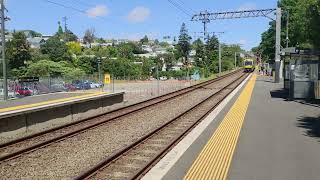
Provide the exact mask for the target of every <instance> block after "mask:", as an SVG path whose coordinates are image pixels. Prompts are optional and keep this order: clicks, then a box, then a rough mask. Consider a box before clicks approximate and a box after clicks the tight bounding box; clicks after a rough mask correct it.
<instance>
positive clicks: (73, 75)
mask: <svg viewBox="0 0 320 180" xmlns="http://www.w3.org/2000/svg"><path fill="white" fill-rule="evenodd" d="M85 74H86V73H85V72H84V71H83V70H82V69H79V68H70V67H64V68H63V76H64V77H65V78H66V79H67V80H79V79H81V78H82V77H84V76H85Z"/></svg>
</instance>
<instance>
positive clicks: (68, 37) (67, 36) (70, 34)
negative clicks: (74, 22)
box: [64, 29, 78, 42]
mask: <svg viewBox="0 0 320 180" xmlns="http://www.w3.org/2000/svg"><path fill="white" fill-rule="evenodd" d="M64 39H65V41H66V42H70V41H77V40H78V37H77V35H75V34H74V33H73V32H72V31H71V30H69V29H67V30H66V32H65V38H64Z"/></svg>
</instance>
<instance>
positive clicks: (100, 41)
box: [96, 38, 106, 44]
mask: <svg viewBox="0 0 320 180" xmlns="http://www.w3.org/2000/svg"><path fill="white" fill-rule="evenodd" d="M96 42H97V43H101V44H102V43H106V40H104V39H103V38H98V39H96Z"/></svg>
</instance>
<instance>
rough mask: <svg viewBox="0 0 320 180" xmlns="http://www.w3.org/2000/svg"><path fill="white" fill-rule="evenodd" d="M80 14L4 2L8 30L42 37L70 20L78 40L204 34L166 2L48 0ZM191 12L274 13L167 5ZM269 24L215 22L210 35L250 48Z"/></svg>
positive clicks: (258, 5)
mask: <svg viewBox="0 0 320 180" xmlns="http://www.w3.org/2000/svg"><path fill="white" fill-rule="evenodd" d="M50 1H52V2H56V3H59V4H64V5H65V6H69V7H73V8H76V9H78V10H82V11H83V13H80V12H77V11H75V10H72V9H68V8H64V7H60V6H58V5H54V4H52V3H49V2H47V1H46V0H6V6H7V9H8V14H7V15H8V16H9V17H10V18H11V21H10V22H8V23H7V28H8V29H10V30H13V29H17V30H21V29H32V30H35V31H38V32H41V33H43V34H48V35H50V34H53V33H55V32H56V31H57V26H58V25H57V22H58V21H61V19H62V17H64V16H66V17H68V28H69V29H71V30H72V31H73V32H74V33H76V34H77V35H78V36H79V37H82V36H83V34H84V31H85V30H86V29H87V28H94V29H95V30H96V33H97V36H99V37H103V38H108V39H109V38H129V39H137V38H141V37H142V36H143V35H145V34H147V35H149V36H152V37H153V38H158V39H161V38H162V37H163V36H167V35H169V36H176V35H178V33H179V29H180V26H181V24H182V22H185V23H186V24H187V27H188V30H189V33H190V35H191V36H194V33H193V32H200V31H202V24H201V23H200V22H191V21H190V19H191V17H190V16H188V15H186V14H185V13H183V12H182V11H180V10H179V9H177V8H176V7H174V6H173V5H172V4H171V3H169V1H168V0H90V1H86V0H50ZM171 1H174V2H176V3H178V4H179V3H180V5H181V6H182V7H183V8H184V9H185V10H186V11H187V12H189V13H196V12H200V11H203V10H208V11H210V12H219V11H229V10H240V9H264V8H275V7H276V0H265V1H261V0H171ZM268 22H269V19H266V18H253V19H239V20H224V21H214V22H212V23H210V24H209V26H208V29H209V31H215V32H221V31H225V34H223V35H221V36H220V39H221V40H222V41H223V42H225V43H229V44H231V43H241V44H243V47H244V48H245V49H251V48H252V47H254V46H257V45H258V44H259V42H260V35H261V33H262V32H263V31H265V30H266V29H267V28H268Z"/></svg>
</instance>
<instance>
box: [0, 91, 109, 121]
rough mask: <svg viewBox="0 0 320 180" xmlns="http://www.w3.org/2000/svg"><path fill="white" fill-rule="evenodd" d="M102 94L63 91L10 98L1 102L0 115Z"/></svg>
mask: <svg viewBox="0 0 320 180" xmlns="http://www.w3.org/2000/svg"><path fill="white" fill-rule="evenodd" d="M101 94H103V92H90V93H88V92H83V93H81V92H77V93H75V92H62V93H51V94H44V95H37V96H30V97H24V98H21V99H14V100H9V101H7V102H1V103H0V116H1V114H2V113H7V112H10V111H16V110H23V109H26V108H36V107H38V106H43V105H50V104H55V103H59V102H64V101H69V100H77V99H82V98H85V97H91V96H95V95H101Z"/></svg>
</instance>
